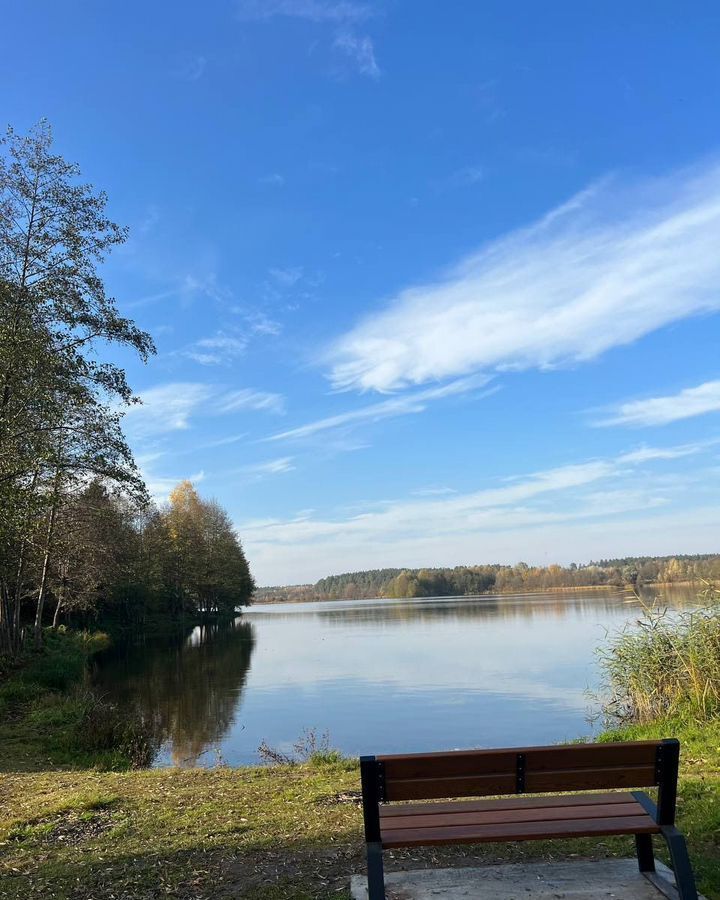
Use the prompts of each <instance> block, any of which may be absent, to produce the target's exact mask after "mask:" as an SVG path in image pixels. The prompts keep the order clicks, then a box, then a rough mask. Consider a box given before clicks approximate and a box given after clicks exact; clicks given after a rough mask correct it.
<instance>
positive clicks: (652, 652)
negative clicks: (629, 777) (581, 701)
mask: <svg viewBox="0 0 720 900" xmlns="http://www.w3.org/2000/svg"><path fill="white" fill-rule="evenodd" d="M700 600H701V601H703V603H704V605H703V606H701V607H700V608H699V609H693V610H689V611H686V612H680V613H677V612H674V613H672V614H670V613H669V612H668V611H667V610H666V609H659V608H657V607H645V608H644V613H643V616H642V617H641V618H640V619H639V620H638V622H637V624H636V626H633V627H628V628H626V629H624V630H623V631H622V632H621V633H620V634H618V635H616V636H615V637H614V638H613V639H611V641H610V643H609V645H608V647H607V649H605V650H603V651H602V652H601V664H602V667H603V670H604V674H605V683H606V684H605V686H606V689H607V692H608V696H607V697H606V700H605V704H604V714H605V717H606V719H607V721H608V723H609V724H617V723H633V722H637V723H644V722H652V721H654V720H657V719H662V718H667V717H669V716H673V715H676V714H679V713H690V714H691V715H695V716H700V717H702V718H706V717H709V716H712V715H716V714H718V713H720V592H718V591H717V590H715V589H712V590H708V591H705V592H703V594H701V596H700Z"/></svg>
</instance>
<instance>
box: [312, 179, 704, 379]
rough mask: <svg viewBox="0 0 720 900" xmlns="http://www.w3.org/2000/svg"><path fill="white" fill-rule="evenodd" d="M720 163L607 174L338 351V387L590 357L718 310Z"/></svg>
mask: <svg viewBox="0 0 720 900" xmlns="http://www.w3.org/2000/svg"><path fill="white" fill-rule="evenodd" d="M719 245H720V166H718V165H717V164H712V165H705V166H703V167H696V168H694V169H692V170H684V171H681V172H677V173H675V174H673V175H671V176H668V177H666V178H664V179H656V180H655V181H652V182H650V183H644V184H639V185H634V186H632V185H622V184H620V183H618V182H617V181H612V180H607V181H605V182H603V183H601V184H597V185H594V186H592V187H591V188H590V189H588V190H586V191H584V192H582V193H581V194H578V195H577V196H576V197H574V198H573V199H572V200H571V201H570V202H569V203H566V204H564V205H563V206H562V207H560V208H558V209H556V210H554V211H552V212H551V213H550V214H549V215H547V216H545V218H544V219H542V220H541V221H540V222H538V223H536V224H535V225H532V226H531V227H529V228H526V229H523V230H520V231H517V232H515V233H512V234H510V235H509V236H507V237H504V238H502V239H499V240H497V241H495V242H494V243H491V244H489V245H487V246H485V247H483V248H481V249H480V250H479V251H478V252H477V253H474V254H472V255H471V256H469V257H467V258H466V259H464V260H462V261H461V262H460V263H459V264H458V265H456V266H455V267H454V268H453V269H452V270H450V272H449V273H447V274H446V275H445V276H444V277H442V278H440V279H438V280H437V281H436V282H433V283H428V284H420V285H418V286H416V287H411V288H407V289H405V290H403V291H401V292H400V293H399V294H397V295H396V296H395V297H393V298H391V300H390V301H389V303H388V304H387V305H386V307H385V309H384V310H381V311H379V312H377V313H375V314H372V315H370V316H368V317H367V318H366V319H365V320H364V321H361V322H360V323H359V324H358V325H357V326H356V327H354V328H353V329H352V330H351V331H350V332H349V333H347V334H345V335H344V336H342V337H341V338H340V339H339V340H337V341H336V342H335V344H334V346H333V347H332V348H331V349H330V351H329V353H328V359H329V361H330V363H331V366H332V372H331V377H332V380H333V382H334V384H335V385H336V386H337V387H340V388H354V389H360V390H368V389H374V390H389V389H393V388H399V387H402V386H407V385H414V384H422V383H424V382H427V381H431V380H437V379H442V378H448V377H453V376H457V375H462V374H467V373H469V372H473V371H477V370H488V369H508V368H513V369H525V368H531V367H537V368H543V367H551V366H558V365H562V364H567V363H572V362H578V361H585V360H590V359H592V358H594V357H597V356H598V355H600V354H601V353H603V352H605V351H606V350H608V349H610V348H612V347H617V346H622V345H625V344H629V343H631V342H632V341H635V340H637V339H638V338H640V337H642V336H643V335H645V334H648V333H649V332H651V331H653V330H655V329H658V328H661V327H662V326H664V325H667V324H668V323H670V322H673V321H677V320H679V319H683V318H686V317H688V316H692V315H697V314H701V313H707V312H710V311H716V310H718V309H720V290H718V288H717V285H718V282H719V281H720V253H718V246H719Z"/></svg>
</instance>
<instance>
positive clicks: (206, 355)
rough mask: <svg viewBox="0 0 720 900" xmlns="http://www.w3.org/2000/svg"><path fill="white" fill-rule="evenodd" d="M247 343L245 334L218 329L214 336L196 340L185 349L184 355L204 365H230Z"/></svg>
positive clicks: (241, 352)
mask: <svg viewBox="0 0 720 900" xmlns="http://www.w3.org/2000/svg"><path fill="white" fill-rule="evenodd" d="M247 345H248V339H247V337H246V336H245V335H237V334H235V335H232V334H225V333H224V332H222V331H218V332H217V334H215V335H213V336H212V337H207V338H201V340H199V341H196V342H195V343H194V344H192V346H190V347H189V348H188V349H187V350H184V351H183V356H186V357H187V358H188V359H192V360H193V361H194V362H196V363H200V365H202V366H221V365H228V364H229V363H231V362H232V361H233V360H234V359H237V357H238V356H242V354H243V353H244V352H245V350H246V349H247Z"/></svg>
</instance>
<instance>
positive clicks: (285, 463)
mask: <svg viewBox="0 0 720 900" xmlns="http://www.w3.org/2000/svg"><path fill="white" fill-rule="evenodd" d="M294 468H295V466H294V465H293V457H292V456H281V457H279V458H278V459H269V460H265V461H264V462H259V463H250V464H249V465H247V466H240V468H238V469H235V470H234V472H235V473H237V474H241V475H250V476H254V477H263V476H264V475H280V474H282V473H283V472H292V470H293V469H294Z"/></svg>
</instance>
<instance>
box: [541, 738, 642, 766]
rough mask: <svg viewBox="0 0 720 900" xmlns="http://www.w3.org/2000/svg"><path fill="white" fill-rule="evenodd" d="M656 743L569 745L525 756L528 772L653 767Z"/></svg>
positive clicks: (546, 748)
mask: <svg viewBox="0 0 720 900" xmlns="http://www.w3.org/2000/svg"><path fill="white" fill-rule="evenodd" d="M658 743H659V742H658V741H650V742H647V741H638V742H637V743H622V744H619V743H616V744H569V745H566V746H561V747H543V748H540V749H538V750H528V751H527V752H526V753H525V769H526V771H528V772H539V771H540V772H541V771H548V770H550V771H554V770H557V769H604V768H610V767H613V766H617V767H623V766H654V765H655V755H656V753H657V747H658Z"/></svg>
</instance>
